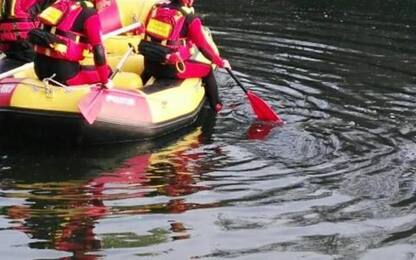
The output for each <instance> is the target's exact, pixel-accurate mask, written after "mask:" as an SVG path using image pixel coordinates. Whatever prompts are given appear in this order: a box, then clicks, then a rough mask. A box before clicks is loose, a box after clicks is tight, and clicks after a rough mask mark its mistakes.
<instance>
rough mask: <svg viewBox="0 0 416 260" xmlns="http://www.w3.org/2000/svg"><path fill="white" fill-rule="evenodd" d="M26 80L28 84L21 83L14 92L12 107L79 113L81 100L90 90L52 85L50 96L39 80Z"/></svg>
mask: <svg viewBox="0 0 416 260" xmlns="http://www.w3.org/2000/svg"><path fill="white" fill-rule="evenodd" d="M24 82H26V83H28V84H24V83H20V84H19V85H18V86H17V87H16V89H15V91H14V93H13V97H12V99H11V103H10V105H11V106H12V107H18V108H27V109H34V108H35V109H37V110H47V111H56V112H74V113H78V112H79V109H78V103H79V101H80V100H81V98H82V97H84V96H85V95H86V94H87V93H88V92H89V88H88V87H77V88H71V89H70V90H66V89H64V88H62V87H52V92H51V96H48V95H47V94H46V89H45V88H43V86H42V84H40V82H39V81H37V82H36V83H35V84H34V83H33V80H24ZM29 84H34V85H35V86H39V87H33V86H31V85H29Z"/></svg>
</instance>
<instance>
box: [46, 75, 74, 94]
mask: <svg viewBox="0 0 416 260" xmlns="http://www.w3.org/2000/svg"><path fill="white" fill-rule="evenodd" d="M55 77H56V74H55V73H54V74H52V76H50V77H48V78H44V79H42V82H43V85H44V86H45V92H46V96H47V97H52V96H53V86H52V85H50V84H49V82H52V83H53V84H55V85H57V86H60V87H62V88H63V89H64V90H65V92H70V91H71V88H70V87H68V86H67V85H64V84H62V83H61V82H58V81H56V80H54V79H53V78H55Z"/></svg>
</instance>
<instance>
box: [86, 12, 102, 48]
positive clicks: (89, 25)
mask: <svg viewBox="0 0 416 260" xmlns="http://www.w3.org/2000/svg"><path fill="white" fill-rule="evenodd" d="M84 30H85V34H86V35H87V38H88V40H89V41H90V44H91V45H92V47H94V46H96V45H99V44H102V40H101V23H100V18H99V16H98V14H94V15H91V16H90V17H88V19H87V20H86V21H85V24H84Z"/></svg>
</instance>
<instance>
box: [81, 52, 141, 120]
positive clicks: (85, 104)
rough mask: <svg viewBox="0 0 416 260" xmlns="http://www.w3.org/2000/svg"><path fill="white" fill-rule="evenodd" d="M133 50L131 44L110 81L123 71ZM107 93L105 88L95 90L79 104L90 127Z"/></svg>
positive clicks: (100, 87)
mask: <svg viewBox="0 0 416 260" xmlns="http://www.w3.org/2000/svg"><path fill="white" fill-rule="evenodd" d="M133 50H134V48H133V46H132V45H131V44H129V49H128V50H127V52H126V53H125V54H124V56H123V57H122V58H121V60H120V61H119V63H118V64H117V66H116V68H115V70H114V72H113V74H111V76H110V80H112V79H113V78H114V77H115V76H116V74H117V73H118V72H120V71H121V68H122V67H123V65H124V63H126V60H127V58H128V57H129V56H130V54H131V53H132V51H133ZM106 91H107V88H106V87H105V86H99V87H98V88H94V89H92V91H91V92H90V93H89V94H88V95H87V96H85V98H83V99H82V100H81V101H80V102H79V103H78V108H79V111H80V112H81V114H82V115H83V116H84V118H85V120H87V122H88V123H89V124H90V125H91V124H93V123H94V121H95V119H96V118H97V116H98V114H99V113H100V110H101V106H102V104H103V102H104V96H105V95H104V94H105V92H106Z"/></svg>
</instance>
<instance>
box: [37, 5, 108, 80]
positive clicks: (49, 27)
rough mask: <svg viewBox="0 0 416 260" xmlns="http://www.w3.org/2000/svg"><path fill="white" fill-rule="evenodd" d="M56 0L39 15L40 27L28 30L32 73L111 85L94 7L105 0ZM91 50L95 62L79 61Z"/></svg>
mask: <svg viewBox="0 0 416 260" xmlns="http://www.w3.org/2000/svg"><path fill="white" fill-rule="evenodd" d="M95 2H97V3H95ZM98 2H99V1H86V0H81V1H77V0H57V1H56V2H55V3H54V4H53V5H51V6H50V7H49V8H47V9H45V10H44V11H43V12H42V13H41V14H40V15H39V20H40V22H41V28H40V29H37V30H32V31H31V32H30V40H31V41H32V43H33V44H34V50H35V52H36V56H35V61H34V63H35V73H36V75H37V76H38V77H39V79H44V78H48V77H51V76H53V75H54V74H55V76H54V79H55V80H57V81H58V82H60V83H63V84H67V85H81V84H94V83H101V84H103V86H107V87H110V86H109V85H111V84H110V83H111V82H109V80H108V77H109V75H110V73H111V69H110V67H109V66H108V65H107V61H106V55H105V50H104V46H103V44H102V39H101V24H100V20H99V17H98V13H97V8H98V9H99V8H101V5H102V4H101V3H105V2H106V1H100V3H98ZM90 50H92V52H93V55H94V64H95V66H83V65H81V64H80V61H81V60H83V59H84V55H85V54H86V53H87V52H88V51H90Z"/></svg>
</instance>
